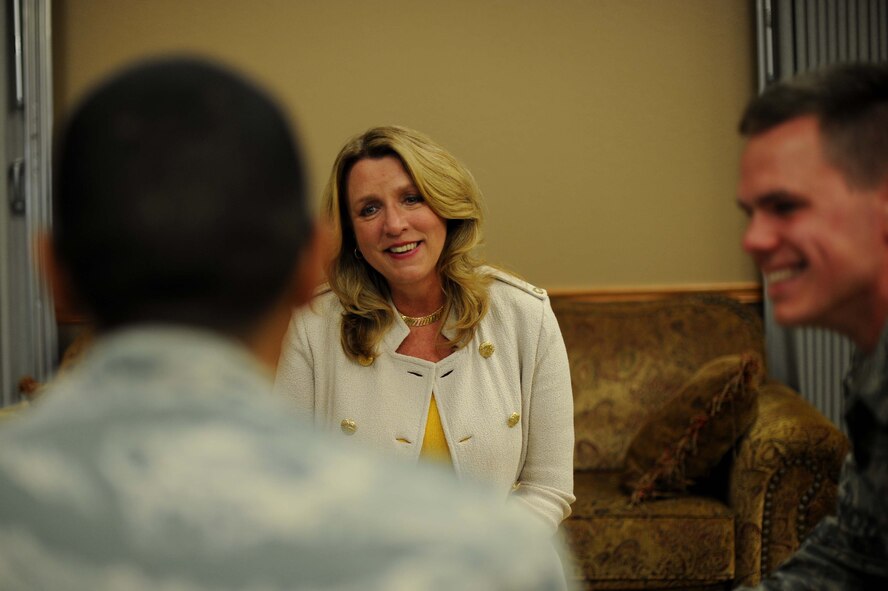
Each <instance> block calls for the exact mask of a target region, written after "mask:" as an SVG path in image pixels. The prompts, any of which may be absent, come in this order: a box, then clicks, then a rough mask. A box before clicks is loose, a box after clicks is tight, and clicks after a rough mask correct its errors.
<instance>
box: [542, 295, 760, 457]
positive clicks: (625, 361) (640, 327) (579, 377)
mask: <svg viewBox="0 0 888 591" xmlns="http://www.w3.org/2000/svg"><path fill="white" fill-rule="evenodd" d="M552 308H553V310H554V311H555V316H556V317H557V318H558V323H559V326H560V327H561V334H562V336H563V337H564V343H565V345H566V347H567V356H568V360H569V362H570V368H571V380H572V384H573V392H574V417H575V421H574V423H575V428H576V431H575V437H576V443H575V447H574V467H575V468H577V469H578V470H619V469H622V468H623V465H624V462H625V457H626V451H627V450H628V447H629V444H630V443H631V442H632V439H633V437H634V436H635V434H636V433H637V432H638V430H639V429H640V428H641V426H642V424H643V423H644V421H645V419H646V418H647V417H648V416H649V415H650V414H651V413H652V412H653V411H654V410H655V409H657V408H658V407H659V405H660V404H661V403H662V402H663V400H664V399H665V398H666V397H668V396H669V395H670V394H671V393H673V392H674V391H675V390H676V389H677V388H679V387H681V385H682V384H684V383H685V382H686V381H687V380H688V379H689V378H690V377H691V376H692V375H693V374H694V373H695V372H696V371H697V370H698V369H700V368H701V367H702V366H703V365H704V364H705V363H706V362H708V361H710V360H711V359H714V358H716V357H721V356H724V355H731V354H735V353H743V352H745V351H754V352H757V353H758V354H759V355H761V353H762V347H763V342H764V341H763V337H762V328H761V321H760V320H759V319H758V318H757V317H756V315H755V313H754V312H752V311H750V310H749V309H747V308H745V307H744V306H742V305H741V304H738V303H736V302H734V301H732V300H729V299H727V298H716V297H710V296H696V297H688V298H674V299H667V300H661V301H655V302H629V303H590V302H581V301H571V300H567V299H559V298H553V299H552Z"/></svg>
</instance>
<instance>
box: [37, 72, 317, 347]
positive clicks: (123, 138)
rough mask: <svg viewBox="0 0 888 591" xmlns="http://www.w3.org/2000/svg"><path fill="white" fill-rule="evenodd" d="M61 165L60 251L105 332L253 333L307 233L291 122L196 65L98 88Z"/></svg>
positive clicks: (73, 126) (129, 75)
mask: <svg viewBox="0 0 888 591" xmlns="http://www.w3.org/2000/svg"><path fill="white" fill-rule="evenodd" d="M56 165H57V166H56V178H55V194H54V227H53V234H54V245H55V254H56V257H57V258H58V259H59V261H60V262H61V263H62V265H63V266H64V268H65V270H66V271H67V272H68V275H69V280H70V282H71V284H72V288H73V291H74V294H75V296H76V297H77V298H78V300H77V301H78V303H79V304H80V305H81V306H82V307H83V308H84V309H85V310H84V311H85V312H87V313H89V314H91V315H92V316H93V317H94V320H95V322H96V323H97V324H98V326H99V327H100V328H101V329H110V328H115V327H118V326H121V325H126V324H134V323H144V322H163V323H174V324H187V325H191V326H200V327H206V328H211V329H217V330H223V331H225V332H229V333H238V334H240V333H244V332H246V331H249V330H250V329H251V328H253V327H254V325H255V323H256V322H257V321H258V320H259V319H261V317H262V315H263V314H264V313H265V312H267V311H268V310H269V309H270V308H271V306H272V305H273V304H274V303H275V302H276V301H278V300H279V298H280V297H282V295H283V293H284V290H285V289H286V287H287V285H288V282H290V281H292V278H293V277H294V271H295V269H296V266H297V264H298V261H299V258H300V254H301V253H302V251H303V249H304V248H305V247H306V244H307V241H308V240H309V237H310V234H311V232H312V224H311V219H310V217H309V212H308V207H307V205H306V187H305V174H304V172H303V165H302V159H301V157H300V150H299V148H298V146H297V143H296V140H295V138H294V136H293V134H292V132H291V130H290V127H289V125H288V123H287V120H286V117H285V116H284V114H283V113H282V111H281V110H280V108H279V107H278V106H277V105H276V104H275V103H274V102H273V101H272V100H271V99H270V98H269V97H268V96H266V95H265V94H264V93H263V92H262V91H260V90H258V89H257V88H256V87H255V86H253V85H252V84H251V83H249V82H247V81H246V80H244V79H243V78H241V77H240V76H238V75H235V74H233V73H232V72H230V71H229V70H227V69H225V68H223V67H220V66H218V65H214V64H212V63H209V62H206V61H202V60H199V59H192V58H178V59H177V58H168V59H162V60H156V61H150V62H146V63H143V64H141V65H138V66H135V67H132V68H130V69H127V70H125V71H124V72H122V73H120V74H118V75H117V76H116V77H114V78H112V79H111V80H110V81H108V82H107V83H105V84H103V85H102V86H100V87H99V88H98V89H97V90H95V91H93V92H92V93H91V94H90V95H89V96H88V97H87V98H86V99H85V100H84V101H83V102H82V103H81V104H80V106H79V107H78V108H77V109H76V111H75V112H74V113H73V115H72V117H71V118H70V120H69V121H68V123H67V125H66V126H65V128H64V130H63V133H62V134H61V135H60V141H59V143H58V145H57V152H56Z"/></svg>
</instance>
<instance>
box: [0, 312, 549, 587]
mask: <svg viewBox="0 0 888 591" xmlns="http://www.w3.org/2000/svg"><path fill="white" fill-rule="evenodd" d="M263 371H264V370H263V369H262V368H260V367H259V366H258V365H257V363H256V362H255V361H254V360H253V359H252V358H251V357H249V356H248V355H247V354H246V353H245V352H244V351H243V350H242V348H241V347H239V346H237V345H235V344H234V343H233V342H230V341H227V340H224V339H221V338H219V337H216V336H211V335H209V334H208V333H200V332H191V331H185V330H181V329H171V328H166V329H161V328H155V329H145V328H142V329H130V330H128V331H124V332H121V333H118V334H116V335H111V336H108V337H105V338H103V339H100V340H99V341H98V342H97V343H96V344H95V345H94V347H93V349H92V350H91V351H90V352H89V353H88V354H87V355H86V357H85V358H84V359H83V360H82V361H81V363H80V364H79V365H78V366H77V367H76V368H74V369H73V370H72V371H71V372H69V373H68V374H67V375H65V376H63V377H61V378H60V379H59V380H58V381H57V382H56V383H55V384H53V385H51V386H50V387H49V389H48V390H47V391H46V392H45V393H44V394H43V395H42V397H41V399H40V400H39V401H38V403H36V404H34V405H33V406H32V407H31V408H30V409H28V410H27V411H25V412H23V414H22V415H21V416H19V417H15V418H12V419H9V420H8V421H6V422H4V423H3V424H2V425H0V587H2V588H3V589H4V590H17V589H66V590H81V589H82V590H87V589H88V590H90V591H95V590H120V589H126V590H127V591H142V590H145V591H147V590H161V591H201V590H226V589H243V590H255V591H274V590H279V589H316V590H332V589H337V590H348V589H355V590H358V589H360V590H375V589H378V590H387V591H391V590H405V591H406V590H410V591H414V590H416V589H440V590H448V591H449V590H452V589H460V590H466V589H476V590H479V591H480V590H488V589H515V590H522V589H525V590H537V589H559V588H563V586H564V585H565V583H564V576H563V572H562V570H561V568H560V565H559V564H558V561H557V559H556V556H555V551H554V549H553V545H552V543H551V538H550V537H549V536H548V535H547V534H545V533H543V530H542V528H541V527H538V526H537V524H536V523H535V522H533V523H531V522H530V521H529V520H530V519H531V518H528V517H525V514H524V513H523V512H521V509H520V508H518V507H514V508H508V507H506V506H504V505H503V503H502V501H501V499H500V498H499V497H497V496H493V495H490V494H487V491H486V489H485V490H481V489H480V488H479V489H475V488H474V487H472V486H470V485H468V484H465V483H457V481H456V480H455V479H454V478H453V477H452V476H448V475H447V474H446V473H444V472H437V471H433V470H431V469H430V468H428V467H426V468H425V469H424V467H423V466H407V465H403V466H401V465H390V464H387V463H383V461H381V460H379V461H377V460H376V459H375V458H369V457H365V456H363V455H360V454H358V453H356V452H354V451H348V452H346V451H344V450H342V449H341V448H339V447H338V446H337V445H336V444H335V443H334V442H333V441H331V440H329V439H327V437H326V436H325V435H323V434H320V433H314V432H312V431H311V430H310V429H309V428H307V427H306V426H304V425H303V424H302V423H300V422H298V421H297V420H296V419H295V418H293V417H291V416H289V415H288V409H286V408H285V407H284V403H283V401H281V400H278V399H275V398H273V397H272V395H271V376H270V375H265V374H264V373H263ZM513 511H514V512H513ZM525 519H527V520H528V521H525Z"/></svg>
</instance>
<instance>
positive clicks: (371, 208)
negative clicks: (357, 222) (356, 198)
mask: <svg viewBox="0 0 888 591" xmlns="http://www.w3.org/2000/svg"><path fill="white" fill-rule="evenodd" d="M377 211H379V206H378V205H365V206H364V207H362V208H361V211H359V212H358V215H360V216H361V217H362V218H365V217H368V216H371V215H373V214H374V213H376V212H377Z"/></svg>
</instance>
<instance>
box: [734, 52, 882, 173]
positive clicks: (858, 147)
mask: <svg viewBox="0 0 888 591" xmlns="http://www.w3.org/2000/svg"><path fill="white" fill-rule="evenodd" d="M806 115H812V116H814V117H816V118H817V120H818V121H819V123H820V130H821V133H822V134H823V137H824V140H825V145H826V152H827V154H826V155H827V158H829V159H830V161H831V162H832V164H833V165H835V166H836V167H837V168H838V169H839V170H840V171H842V173H843V174H844V176H845V178H846V180H847V181H848V182H849V183H851V184H853V185H855V186H857V187H860V188H868V189H871V188H874V187H876V186H878V185H879V184H880V183H881V182H883V181H884V180H885V179H886V178H888V65H886V64H864V63H855V64H843V65H838V66H832V67H830V68H827V69H824V70H821V71H819V72H815V73H810V74H805V75H802V76H799V77H797V78H795V79H793V80H790V81H788V82H781V83H779V84H775V85H773V86H770V87H768V88H767V89H766V90H765V91H764V92H763V93H762V94H761V95H760V96H758V97H757V98H755V99H753V101H752V102H751V103H750V104H749V106H748V107H747V108H746V111H745V112H744V114H743V117H742V119H741V121H740V133H741V134H743V135H744V136H746V137H751V136H755V135H758V134H760V133H764V132H765V131H768V130H769V129H771V128H773V127H776V126H778V125H780V124H782V123H785V122H787V121H789V120H791V119H795V118H797V117H803V116H806Z"/></svg>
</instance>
